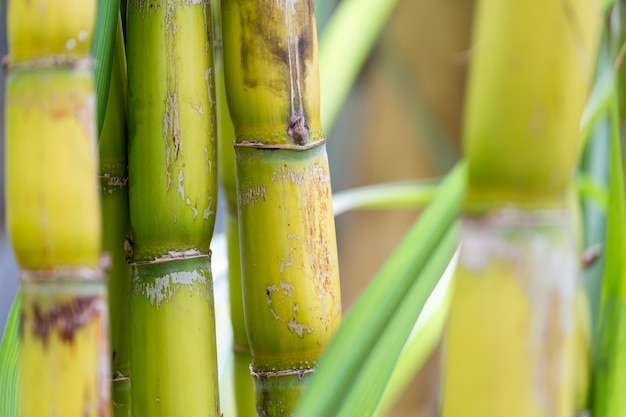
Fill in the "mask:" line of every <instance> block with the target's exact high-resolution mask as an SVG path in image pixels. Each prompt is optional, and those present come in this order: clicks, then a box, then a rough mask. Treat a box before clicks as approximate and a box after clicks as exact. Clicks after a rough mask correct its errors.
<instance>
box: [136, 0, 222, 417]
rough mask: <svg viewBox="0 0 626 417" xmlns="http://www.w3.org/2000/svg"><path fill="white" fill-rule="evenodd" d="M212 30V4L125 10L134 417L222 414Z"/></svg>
mask: <svg viewBox="0 0 626 417" xmlns="http://www.w3.org/2000/svg"><path fill="white" fill-rule="evenodd" d="M211 27H212V23H211V10H210V5H209V2H208V1H206V0H202V1H198V0H178V1H169V2H163V1H160V0H148V1H146V0H133V1H129V2H128V10H127V60H128V82H129V84H128V92H129V96H128V97H129V99H128V104H129V111H128V133H129V136H128V140H129V154H128V160H129V166H128V171H129V186H130V190H129V191H130V195H129V199H130V219H131V229H132V243H130V242H129V244H128V250H129V258H131V260H132V269H133V275H132V282H131V296H130V297H131V302H130V303H131V320H132V321H131V323H132V324H131V339H130V342H131V375H132V378H133V380H132V409H133V415H134V416H142V415H149V416H152V415H161V416H203V417H205V416H207V415H211V416H218V415H220V411H219V398H218V382H217V381H218V380H217V358H216V345H215V312H214V303H213V284H212V277H211V270H210V252H209V245H210V241H211V235H212V233H213V227H214V223H215V212H216V200H217V195H216V192H217V178H216V169H217V167H216V163H215V158H216V137H215V125H216V121H215V95H214V85H215V81H214V72H213V48H212V45H213V43H212V33H211V32H212V29H211Z"/></svg>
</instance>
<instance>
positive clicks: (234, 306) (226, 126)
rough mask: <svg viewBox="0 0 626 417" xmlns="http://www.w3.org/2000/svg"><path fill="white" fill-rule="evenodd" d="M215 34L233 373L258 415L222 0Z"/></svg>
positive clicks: (243, 409)
mask: <svg viewBox="0 0 626 417" xmlns="http://www.w3.org/2000/svg"><path fill="white" fill-rule="evenodd" d="M212 7H213V21H214V27H213V30H214V34H215V44H214V51H215V84H216V86H215V95H216V96H217V125H218V129H217V137H218V147H217V149H218V168H219V170H218V172H219V178H220V181H221V184H222V189H223V190H224V195H225V197H226V199H225V200H226V201H225V206H226V221H225V233H226V241H227V256H228V287H229V304H230V321H231V325H232V329H233V357H234V363H233V367H232V369H231V371H232V373H233V381H234V392H235V403H236V404H235V405H236V407H237V416H239V417H246V416H250V417H254V416H256V412H255V407H254V386H253V384H252V376H251V375H250V368H249V366H250V362H251V356H250V347H249V346H248V336H247V334H246V323H245V321H244V314H243V294H242V288H241V256H240V251H239V223H238V217H237V183H236V173H235V148H234V146H233V145H234V142H235V131H234V129H233V123H232V121H231V119H230V113H229V111H228V103H227V101H226V86H225V84H224V58H223V48H222V20H221V7H220V1H219V0H215V1H213V2H212Z"/></svg>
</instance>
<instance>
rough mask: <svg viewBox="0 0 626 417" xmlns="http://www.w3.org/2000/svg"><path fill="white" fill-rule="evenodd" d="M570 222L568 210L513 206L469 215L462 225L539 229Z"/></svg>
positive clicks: (465, 217)
mask: <svg viewBox="0 0 626 417" xmlns="http://www.w3.org/2000/svg"><path fill="white" fill-rule="evenodd" d="M570 221H571V217H570V215H569V212H568V210H562V209H546V210H537V211H532V210H524V209H519V208H516V207H513V206H510V207H508V206H507V207H502V208H499V209H494V210H491V211H489V212H488V213H483V214H469V213H466V214H465V215H464V216H463V223H464V224H466V225H468V226H476V227H489V226H494V227H497V226H506V225H518V226H524V227H539V226H546V225H551V226H554V225H567V224H569V223H570Z"/></svg>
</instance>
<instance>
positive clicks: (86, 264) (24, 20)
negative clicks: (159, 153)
mask: <svg viewBox="0 0 626 417" xmlns="http://www.w3.org/2000/svg"><path fill="white" fill-rule="evenodd" d="M41 10H45V11H46V13H41ZM95 11H96V3H95V2H94V1H84V2H80V4H71V5H70V4H68V3H67V2H64V1H53V2H51V1H43V0H39V1H19V0H13V1H11V2H10V3H9V5H8V37H9V51H10V55H9V60H8V68H7V69H8V75H7V84H6V97H5V100H6V101H5V105H6V120H7V122H6V139H7V141H6V155H7V189H6V190H7V225H8V228H9V235H10V238H11V242H12V245H13V249H14V252H15V255H16V258H17V261H18V263H19V265H20V269H21V272H20V281H21V288H22V292H21V294H22V297H23V298H22V303H21V312H20V323H21V333H20V350H21V356H20V388H19V391H20V401H19V403H20V406H19V410H20V411H19V412H20V415H21V416H23V417H29V416H37V417H40V416H59V415H62V416H67V417H79V416H80V417H85V416H94V417H95V416H107V415H109V398H110V393H109V392H110V390H109V380H110V375H109V362H108V340H107V319H108V315H107V306H106V286H105V283H104V280H103V274H102V272H101V269H100V260H99V259H100V209H99V201H98V191H97V182H96V174H97V155H96V152H95V143H96V126H95V114H94V108H95V94H94V79H93V70H92V68H93V62H92V60H91V59H90V57H89V49H90V45H91V37H92V32H93V26H94V23H95ZM76 393H80V395H76Z"/></svg>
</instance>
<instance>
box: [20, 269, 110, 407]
mask: <svg viewBox="0 0 626 417" xmlns="http://www.w3.org/2000/svg"><path fill="white" fill-rule="evenodd" d="M28 274H29V273H28V272H22V277H21V278H22V297H23V298H22V306H23V307H22V313H21V314H22V316H21V319H20V321H21V326H20V327H21V330H20V335H21V357H20V361H21V362H20V363H21V365H20V384H21V389H20V416H21V417H42V416H50V417H53V416H67V417H106V416H109V415H110V412H109V378H110V373H109V355H108V346H107V345H108V341H107V314H106V313H107V308H106V287H105V285H104V283H102V282H89V281H82V282H81V281H77V280H75V279H74V278H73V277H72V276H69V275H68V276H67V280H63V281H51V280H48V281H45V280H25V278H26V277H25V276H24V275H28ZM33 387H36V388H35V393H34V395H33V392H32V389H33Z"/></svg>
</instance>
